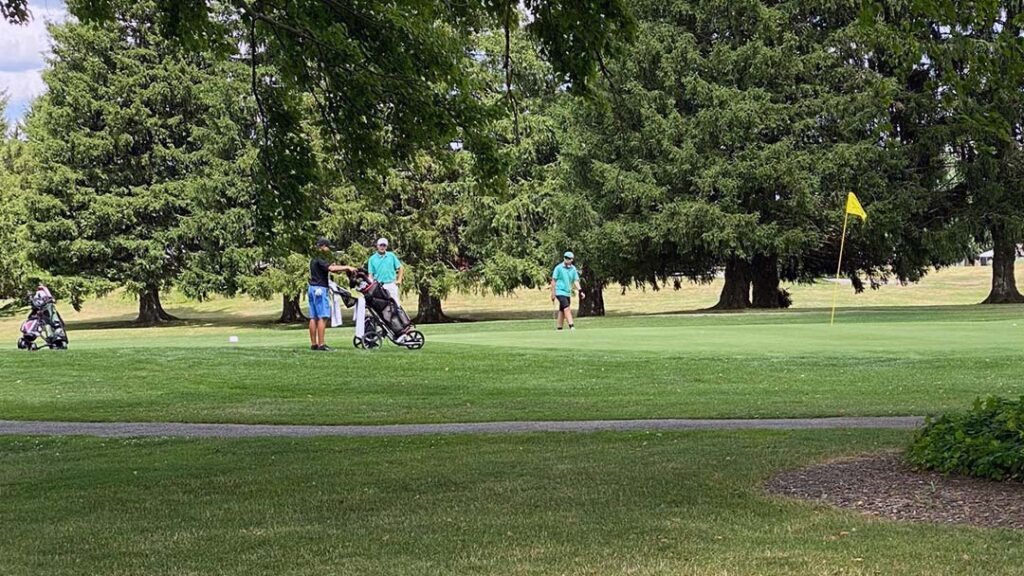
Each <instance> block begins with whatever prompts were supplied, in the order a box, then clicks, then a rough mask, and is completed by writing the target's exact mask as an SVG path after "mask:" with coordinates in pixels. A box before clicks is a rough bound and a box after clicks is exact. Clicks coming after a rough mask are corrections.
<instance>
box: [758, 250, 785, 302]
mask: <svg viewBox="0 0 1024 576" xmlns="http://www.w3.org/2000/svg"><path fill="white" fill-rule="evenodd" d="M751 281H752V283H753V285H754V290H753V292H754V297H753V301H752V302H751V307H752V308H789V305H790V298H789V293H787V292H786V291H784V290H782V289H780V288H779V259H778V257H776V256H764V255H760V256H754V261H753V263H752V264H751Z"/></svg>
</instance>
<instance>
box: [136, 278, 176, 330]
mask: <svg viewBox="0 0 1024 576" xmlns="http://www.w3.org/2000/svg"><path fill="white" fill-rule="evenodd" d="M172 320H177V318H175V317H174V316H171V315H170V314H168V313H167V311H166V310H164V307H163V305H162V304H161V303H160V289H159V288H157V287H155V286H154V287H150V288H147V289H146V290H145V291H144V292H142V293H140V294H139V317H138V318H136V319H135V321H136V322H138V323H139V324H159V323H161V322H170V321H172Z"/></svg>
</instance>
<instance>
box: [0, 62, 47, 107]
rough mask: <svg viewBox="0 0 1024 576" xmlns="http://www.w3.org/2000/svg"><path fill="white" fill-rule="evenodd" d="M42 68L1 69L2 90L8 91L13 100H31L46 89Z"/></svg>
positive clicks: (0, 87)
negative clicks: (18, 70)
mask: <svg viewBox="0 0 1024 576" xmlns="http://www.w3.org/2000/svg"><path fill="white" fill-rule="evenodd" d="M42 72H43V69H42V68H38V69H35V70H22V71H20V72H4V71H3V70H0V91H6V92H7V95H8V96H10V98H11V100H30V99H32V98H35V97H36V96H38V95H40V94H42V93H43V92H44V91H45V90H46V84H44V83H43V79H42V77H41V74H42Z"/></svg>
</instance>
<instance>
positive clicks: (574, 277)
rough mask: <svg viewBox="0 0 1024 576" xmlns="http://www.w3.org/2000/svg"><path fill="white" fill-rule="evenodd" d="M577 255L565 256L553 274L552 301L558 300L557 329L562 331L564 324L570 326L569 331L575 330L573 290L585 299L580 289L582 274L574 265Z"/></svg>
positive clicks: (569, 253) (566, 254) (567, 254)
mask: <svg viewBox="0 0 1024 576" xmlns="http://www.w3.org/2000/svg"><path fill="white" fill-rule="evenodd" d="M575 258H576V257H575V255H574V254H573V253H572V252H566V253H565V254H563V261H562V263H561V264H559V265H557V266H555V269H554V271H552V272H551V301H552V302H554V301H555V300H558V313H557V314H556V315H555V329H556V330H561V329H562V325H563V324H564V323H568V324H569V330H575V329H576V327H575V326H574V325H573V323H572V289H573V288H576V291H577V292H578V293H579V295H580V300H582V299H583V297H584V295H583V290H581V289H580V273H579V271H577V270H576V266H574V265H573V260H574V259H575Z"/></svg>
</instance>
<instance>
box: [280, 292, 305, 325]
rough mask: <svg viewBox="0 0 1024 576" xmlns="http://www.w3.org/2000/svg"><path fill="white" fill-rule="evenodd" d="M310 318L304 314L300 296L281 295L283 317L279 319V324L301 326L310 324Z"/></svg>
mask: <svg viewBox="0 0 1024 576" xmlns="http://www.w3.org/2000/svg"><path fill="white" fill-rule="evenodd" d="M308 321H309V318H306V315H305V314H303V313H302V305H301V304H299V295H298V294H295V295H292V296H289V295H287V294H282V295H281V317H280V318H278V319H277V323H278V324H301V323H303V322H308Z"/></svg>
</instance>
